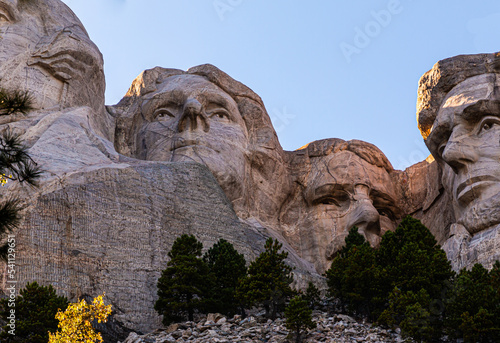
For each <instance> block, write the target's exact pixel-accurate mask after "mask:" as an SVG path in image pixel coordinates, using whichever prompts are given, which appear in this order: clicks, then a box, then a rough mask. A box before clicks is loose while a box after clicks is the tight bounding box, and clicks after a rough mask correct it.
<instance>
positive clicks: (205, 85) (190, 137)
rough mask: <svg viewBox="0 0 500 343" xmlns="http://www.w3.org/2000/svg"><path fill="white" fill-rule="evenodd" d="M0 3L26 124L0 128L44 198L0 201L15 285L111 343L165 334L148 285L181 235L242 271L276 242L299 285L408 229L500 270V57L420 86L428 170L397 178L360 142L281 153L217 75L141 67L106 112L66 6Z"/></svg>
mask: <svg viewBox="0 0 500 343" xmlns="http://www.w3.org/2000/svg"><path fill="white" fill-rule="evenodd" d="M2 6H3V7H2V9H3V10H4V11H5V20H4V21H3V22H2V23H0V29H2V28H3V27H8V28H9V29H8V30H3V29H2V32H1V33H2V47H1V48H0V56H1V60H2V64H1V66H0V87H2V88H3V89H5V90H6V91H14V90H19V89H20V88H22V90H23V91H28V92H29V94H30V95H31V96H32V97H33V104H34V110H33V111H31V112H30V113H29V114H28V115H26V116H22V115H12V116H8V117H5V116H2V117H1V118H0V130H10V131H12V132H14V133H16V134H19V135H20V137H21V139H22V140H23V141H24V142H25V144H26V145H27V146H28V147H29V148H30V155H31V156H32V157H33V159H34V160H35V161H36V162H37V163H39V165H40V166H41V168H42V169H43V170H44V176H43V178H42V180H41V187H40V188H38V189H33V188H25V187H21V186H20V185H18V184H9V185H8V186H7V187H6V188H4V189H3V191H2V195H4V196H17V197H19V198H20V199H21V200H22V201H23V202H24V204H25V210H24V211H23V218H24V219H23V222H22V224H21V225H20V227H19V228H18V229H17V230H15V232H14V233H13V234H14V235H15V238H16V243H17V245H16V260H15V266H16V277H17V279H16V281H17V287H18V288H21V287H22V286H23V285H24V284H25V283H27V282H30V281H35V280H36V281H38V282H39V283H42V284H52V285H54V287H55V288H56V289H57V290H58V291H59V292H60V293H61V294H64V295H67V296H68V297H69V298H70V300H72V301H74V300H76V299H77V298H79V297H93V296H96V295H97V294H99V293H102V292H106V294H107V298H108V300H109V301H110V302H111V304H112V305H113V307H114V309H115V314H114V318H113V321H114V322H115V323H117V324H116V325H117V327H122V328H123V330H121V329H120V330H121V332H122V333H125V332H127V330H135V331H139V332H147V331H150V330H153V329H156V328H158V327H159V326H160V318H159V317H158V315H157V314H156V313H155V312H154V310H153V305H154V302H155V300H156V298H157V295H156V282H157V279H158V277H159V275H160V273H161V271H162V270H163V269H164V268H165V267H166V262H167V257H166V254H167V252H168V251H169V249H170V247H171V245H172V243H173V241H174V240H175V238H176V237H177V236H179V235H180V234H183V233H189V234H194V235H196V236H197V238H198V239H200V240H201V241H202V243H203V244H204V247H205V249H207V248H209V247H210V246H211V245H212V244H213V243H215V242H216V241H217V240H218V239H219V238H224V239H226V240H228V241H230V242H231V243H233V244H234V245H235V247H236V249H237V250H238V251H240V252H241V253H243V254H244V255H245V257H246V259H247V260H248V261H250V260H252V259H254V258H255V257H256V256H257V255H258V254H259V253H260V252H261V251H262V249H263V246H264V241H265V240H266V239H267V238H268V237H273V238H276V239H278V240H280V241H281V242H282V243H283V244H284V245H283V246H284V249H285V250H286V251H288V252H289V259H288V263H289V264H291V265H292V266H293V267H295V270H294V274H295V285H296V286H297V287H298V288H301V287H302V286H304V285H306V284H307V281H309V280H313V281H315V282H317V283H321V282H322V278H321V276H320V274H321V273H323V272H324V271H325V270H327V268H328V267H329V266H330V264H331V261H332V259H333V258H334V257H335V256H336V253H337V252H338V251H339V249H340V248H341V247H342V245H343V242H344V238H345V237H346V235H347V232H348V230H349V229H350V228H351V227H352V226H358V227H359V229H360V232H361V233H362V234H363V235H364V236H365V237H366V239H367V240H368V241H369V242H370V244H371V245H372V246H377V245H378V244H379V241H380V237H381V236H382V235H383V234H384V233H385V232H387V231H388V230H393V229H394V228H395V227H396V225H397V224H398V222H399V220H400V219H401V218H402V217H403V216H404V215H407V214H411V215H414V216H415V217H417V218H419V219H421V220H422V221H423V223H424V224H425V225H427V226H428V227H429V228H430V229H431V231H432V232H433V234H434V235H435V237H436V238H437V240H438V242H439V243H440V244H442V245H443V248H444V249H445V250H446V252H447V254H448V258H449V259H450V260H451V261H452V263H453V266H454V268H455V269H459V268H462V267H470V266H471V265H472V264H473V263H476V262H479V263H483V264H484V265H485V266H487V267H491V265H492V264H493V262H494V261H495V260H497V259H500V234H499V232H500V231H499V230H500V215H499V213H500V211H499V209H500V200H499V199H500V196H499V194H500V186H499V185H500V174H499V171H500V165H499V156H500V146H499V141H500V119H499V118H500V107H499V106H498V104H499V103H500V102H499V99H498V94H499V92H498V90H499V89H500V82H499V81H498V80H500V78H498V77H497V76H498V74H500V56H499V55H498V54H490V55H473V56H458V57H455V58H452V59H448V60H445V61H441V62H439V63H438V64H436V66H434V68H433V69H432V70H431V71H429V72H428V73H426V74H425V75H424V76H423V78H422V79H421V81H420V87H419V100H418V101H419V103H418V120H419V127H420V129H421V132H422V135H423V137H424V139H425V140H426V144H427V146H428V147H429V150H430V151H431V153H432V155H433V157H434V159H435V160H434V159H432V158H430V159H428V160H426V161H422V162H421V163H418V164H416V165H414V166H411V167H410V168H408V169H406V170H405V171H398V170H394V169H393V167H392V166H391V164H390V162H389V161H388V160H387V158H386V157H385V156H384V154H383V153H382V152H381V151H380V150H379V149H378V148H376V147H375V146H373V145H371V144H369V143H366V142H362V141H358V140H351V141H344V140H341V139H334V138H332V139H324V140H320V141H315V142H312V143H310V144H309V145H307V146H305V147H303V148H301V149H299V150H297V151H293V152H287V151H283V149H282V147H281V146H280V144H279V142H278V139H277V135H276V132H275V131H274V129H273V127H272V124H271V120H270V118H269V115H268V114H267V111H266V109H265V106H264V103H263V101H262V99H260V97H259V96H258V95H257V94H255V93H254V92H253V91H252V90H251V89H249V88H248V87H246V86H245V85H243V84H242V83H240V82H238V81H236V80H234V79H232V78H231V77H230V76H229V75H227V74H225V73H224V72H222V71H221V70H219V69H218V68H216V67H215V66H212V65H201V66H197V67H194V68H191V69H189V70H188V71H181V70H177V69H165V68H161V67H156V68H153V69H149V70H146V71H144V72H143V73H142V74H141V75H140V76H139V77H138V78H137V79H136V80H134V82H133V83H132V86H131V87H130V89H129V91H128V92H127V94H126V95H125V97H124V98H123V99H122V101H120V102H119V103H118V104H117V105H114V106H108V107H105V106H104V88H105V82H104V74H103V60H102V56H101V53H100V52H99V50H98V49H97V47H96V46H95V45H94V44H93V43H92V42H91V40H90V39H89V37H88V35H87V33H86V31H85V29H84V28H83V26H82V24H81V23H80V21H79V20H78V19H77V18H76V16H75V15H74V13H73V12H71V10H70V9H69V8H68V7H67V6H66V5H64V4H63V3H62V2H60V1H59V0H33V1H15V0H13V1H7V2H4V3H3V5H2ZM7 24H8V25H7ZM21 28H23V29H21ZM20 85H22V86H23V87H20ZM1 238H3V237H0V239H1ZM6 275H7V274H6V269H5V268H4V272H3V273H2V274H1V275H0V289H2V290H4V289H5V288H6V287H7V279H6ZM318 320H319V321H320V322H321V323H323V324H322V325H323V326H324V328H325V329H324V331H321V332H320V333H318V335H326V332H328V334H329V335H331V337H336V336H335V335H337V333H338V334H340V331H339V332H337V331H338V330H337V331H336V329H335V327H336V325H337V324H338V323H337V324H333V323H330V321H335V318H333V319H331V320H330V319H328V318H326V317H324V316H323V317H321V316H320V317H319V319H318ZM228 322H229V321H228ZM243 324H244V323H243ZM243 324H242V325H243ZM352 324H353V326H356V324H354V323H352ZM186 325H187V324H186ZM189 325H191V327H189V328H188V327H186V329H185V331H186V330H188V329H189V330H191V332H192V333H193V332H195V330H194V326H197V324H196V325H195V324H189ZM192 325H194V326H192ZM231 325H235V327H237V326H238V325H239V324H238V325H236V322H234V323H231ZM265 325H268V326H267V328H266V327H265V326H264V327H263V328H259V329H258V330H261V331H260V332H261V333H262V332H264V331H266V330H269V331H268V332H271V331H272V330H274V328H275V327H278V328H280V327H281V326H280V325H282V323H278V324H272V323H266V324H265ZM276 325H277V326H276ZM349 325H350V324H349ZM337 327H339V325H337ZM351 328H353V327H348V328H344V329H346V330H344V331H343V332H344V333H345V332H348V330H350V329H351ZM356 328H358V329H360V330H362V332H363V334H362V335H365V334H366V336H365V338H366V337H368V336H369V337H372V338H373V341H377V340H383V338H380V337H379V336H377V335H378V334H379V332H378V331H377V332H370V331H369V330H371V329H370V328H369V327H368V326H363V325H361V324H359V325H358V326H356ZM120 330H118V331H120ZM183 330H184V329H183ZM217 330H218V329H206V330H205V331H206V332H209V333H210V332H211V331H214V332H215V333H214V335H215V336H214V339H215V338H217V339H219V338H218V337H219V333H218V332H217ZM252 330H253V329H252ZM255 330H257V329H255ZM280 330H281V329H277V331H276V332H278V331H280ZM363 330H364V331H363ZM367 330H368V331H367ZM223 331H224V330H223ZM256 332H257V331H256ZM256 332H251V333H250V336H248V337H254V336H255V335H254V336H252V334H254V333H256ZM184 333H185V332H182V333H181V335H180V337H182V336H183V335H184ZM199 334H200V337H201V336H203V335H204V334H203V333H202V332H200V333H199ZM210 334H211V333H210ZM372 334H374V335H375V336H373V335H372ZM169 335H170V336H169ZM245 335H246V334H245ZM276 335H277V336H279V335H281V334H276ZM353 335H354V333H353ZM370 335H372V336H370ZM387 335H389V336H386V339H387V340H384V341H390V340H391V339H396V338H397V337H396V336H394V337H393V336H392V333H391V334H389V333H387ZM167 336H168V337H174V336H172V334H171V333H168V334H167V335H165V337H167ZM221 336H224V335H222V334H221ZM277 336H276V337H277ZM248 337H246V338H245V337H244V338H243V339H247V338H248ZM319 337H320V336H318V337H317V339H319ZM321 337H323V336H321ZM353 337H354V336H353ZM356 337H358V338H359V337H361V336H359V335H358V336H356ZM387 337H389V338H387ZM115 338H116V337H115ZM124 338H125V337H124ZM129 339H133V338H129ZM138 339H139V338H138ZM141 339H142V338H141ZM169 339H170V338H169ZM220 339H221V340H223V339H226V338H223V337H222V338H220ZM248 339H249V340H250V339H251V338H248ZM277 339H278V338H277ZM280 339H281V338H280ZM321 339H322V338H321ZM338 339H341V338H340V337H338ZM346 339H347V338H346ZM349 339H351V338H349Z"/></svg>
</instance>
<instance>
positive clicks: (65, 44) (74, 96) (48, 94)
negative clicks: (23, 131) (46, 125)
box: [0, 0, 104, 109]
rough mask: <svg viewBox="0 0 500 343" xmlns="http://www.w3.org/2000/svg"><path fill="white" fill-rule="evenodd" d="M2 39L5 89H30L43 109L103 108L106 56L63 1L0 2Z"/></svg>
mask: <svg viewBox="0 0 500 343" xmlns="http://www.w3.org/2000/svg"><path fill="white" fill-rule="evenodd" d="M21 3H22V4H21ZM0 37H1V38H0V39H1V44H0V86H1V87H2V88H4V89H7V90H16V89H17V90H21V91H28V92H29V93H30V94H31V95H32V99H33V101H34V106H35V108H37V109H41V108H51V107H59V108H61V107H71V106H77V105H78V106H82V105H86V106H91V107H93V108H96V109H97V108H99V106H100V107H101V108H103V105H104V73H103V69H102V56H101V54H100V52H99V50H98V49H97V47H96V46H95V45H94V44H93V43H92V42H91V41H90V39H89V38H88V35H87V33H86V31H85V29H84V28H83V26H82V24H81V23H80V21H79V20H78V19H77V18H76V16H75V15H74V13H73V12H71V10H70V9H69V8H68V7H67V6H66V5H64V4H63V3H62V2H60V1H56V0H33V1H31V2H28V1H23V2H21V1H18V0H0Z"/></svg>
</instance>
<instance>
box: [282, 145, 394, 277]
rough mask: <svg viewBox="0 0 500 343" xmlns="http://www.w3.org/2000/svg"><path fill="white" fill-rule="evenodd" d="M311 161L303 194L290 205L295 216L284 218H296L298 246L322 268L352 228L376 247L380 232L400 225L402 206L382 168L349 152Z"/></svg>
mask: <svg viewBox="0 0 500 343" xmlns="http://www.w3.org/2000/svg"><path fill="white" fill-rule="evenodd" d="M310 163H311V164H312V165H311V170H310V172H309V173H308V174H307V176H306V178H305V180H304V183H305V185H304V186H305V189H304V191H303V199H302V200H300V199H297V201H296V206H291V207H290V208H289V212H292V213H293V214H294V215H290V214H288V215H286V216H285V217H284V218H283V219H284V221H285V222H288V223H290V222H291V221H296V223H295V224H292V225H293V226H294V227H298V228H299V230H300V231H301V233H300V236H301V237H300V239H299V240H300V246H297V247H296V249H298V250H299V251H301V252H302V253H303V257H304V258H306V259H308V260H310V261H311V262H313V263H315V265H316V268H317V270H318V272H323V271H325V270H326V269H328V267H329V265H330V264H331V260H332V259H333V258H334V257H335V255H336V254H337V253H338V251H339V250H340V249H341V248H342V247H343V246H344V245H345V237H346V236H347V234H348V232H349V229H351V228H352V227H353V226H357V227H358V229H359V231H358V232H359V233H361V234H362V235H364V236H365V238H366V239H367V241H369V242H370V244H371V245H372V246H378V245H379V243H380V239H381V236H382V235H383V234H384V233H385V232H387V231H389V230H391V231H393V230H394V229H395V228H396V216H397V211H398V210H397V207H396V205H395V204H396V200H395V199H396V195H395V191H394V188H393V183H392V181H391V179H390V177H389V174H388V172H387V171H386V170H385V169H384V168H380V167H377V166H375V165H372V164H370V163H368V162H367V161H365V160H363V159H362V158H361V157H359V156H358V155H356V154H354V153H352V152H350V151H340V152H337V153H334V154H330V155H327V156H322V157H314V158H311V162H310ZM294 230H296V229H294ZM318 256H319V257H320V258H318Z"/></svg>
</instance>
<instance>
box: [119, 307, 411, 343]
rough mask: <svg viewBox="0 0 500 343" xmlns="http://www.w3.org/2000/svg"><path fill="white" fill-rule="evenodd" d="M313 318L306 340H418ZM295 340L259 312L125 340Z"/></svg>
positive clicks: (343, 320)
mask: <svg viewBox="0 0 500 343" xmlns="http://www.w3.org/2000/svg"><path fill="white" fill-rule="evenodd" d="M313 319H314V321H315V322H316V323H317V327H316V329H313V330H310V331H309V332H308V333H307V336H306V338H305V339H304V342H326V343H330V342H331V343H344V342H345V343H347V342H349V343H355V342H374V343H375V342H380V343H382V342H383V343H392V342H398V343H399V342H407V343H413V342H414V341H413V340H411V339H407V338H406V339H405V338H403V337H402V336H401V334H400V330H399V329H397V330H386V329H383V328H380V327H377V326H374V325H372V324H369V323H360V322H358V321H356V320H355V319H353V318H351V317H349V316H346V315H342V314H336V315H329V314H327V313H325V312H319V311H315V312H314V313H313ZM293 341H294V340H293V339H292V338H291V337H289V336H288V330H287V329H286V327H285V321H284V319H276V320H275V321H272V320H270V319H265V318H264V317H263V316H259V315H257V316H249V317H247V318H245V319H241V316H239V315H236V316H234V317H233V318H231V319H228V318H226V317H224V316H223V315H220V314H213V313H211V314H209V315H208V316H207V317H204V318H203V319H201V320H199V321H198V322H183V323H177V324H171V325H170V326H169V327H167V328H166V329H160V330H156V331H154V332H152V333H149V334H147V335H142V336H140V335H138V334H136V333H131V334H130V335H129V336H128V338H127V339H126V340H125V341H124V342H123V343H168V342H192V343H206V342H210V343H236V342H240V343H247V342H248V343H250V342H259V343H261V342H268V343H285V342H293ZM119 343H120V342H119Z"/></svg>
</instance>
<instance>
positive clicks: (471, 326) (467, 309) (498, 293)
mask: <svg viewBox="0 0 500 343" xmlns="http://www.w3.org/2000/svg"><path fill="white" fill-rule="evenodd" d="M499 275H500V262H498V261H497V262H496V263H495V265H494V266H493V269H492V270H491V271H490V272H488V270H487V269H486V268H484V267H483V266H482V265H481V264H475V265H474V266H473V267H472V269H471V270H466V269H463V270H461V271H460V274H459V275H458V276H457V278H456V280H455V282H454V283H453V288H452V290H451V292H450V296H449V298H448V303H447V306H446V318H445V324H446V326H447V328H448V331H449V334H450V336H452V337H454V338H463V339H464V340H465V342H480V343H482V342H498V341H500V283H499V277H498V276H499Z"/></svg>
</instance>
